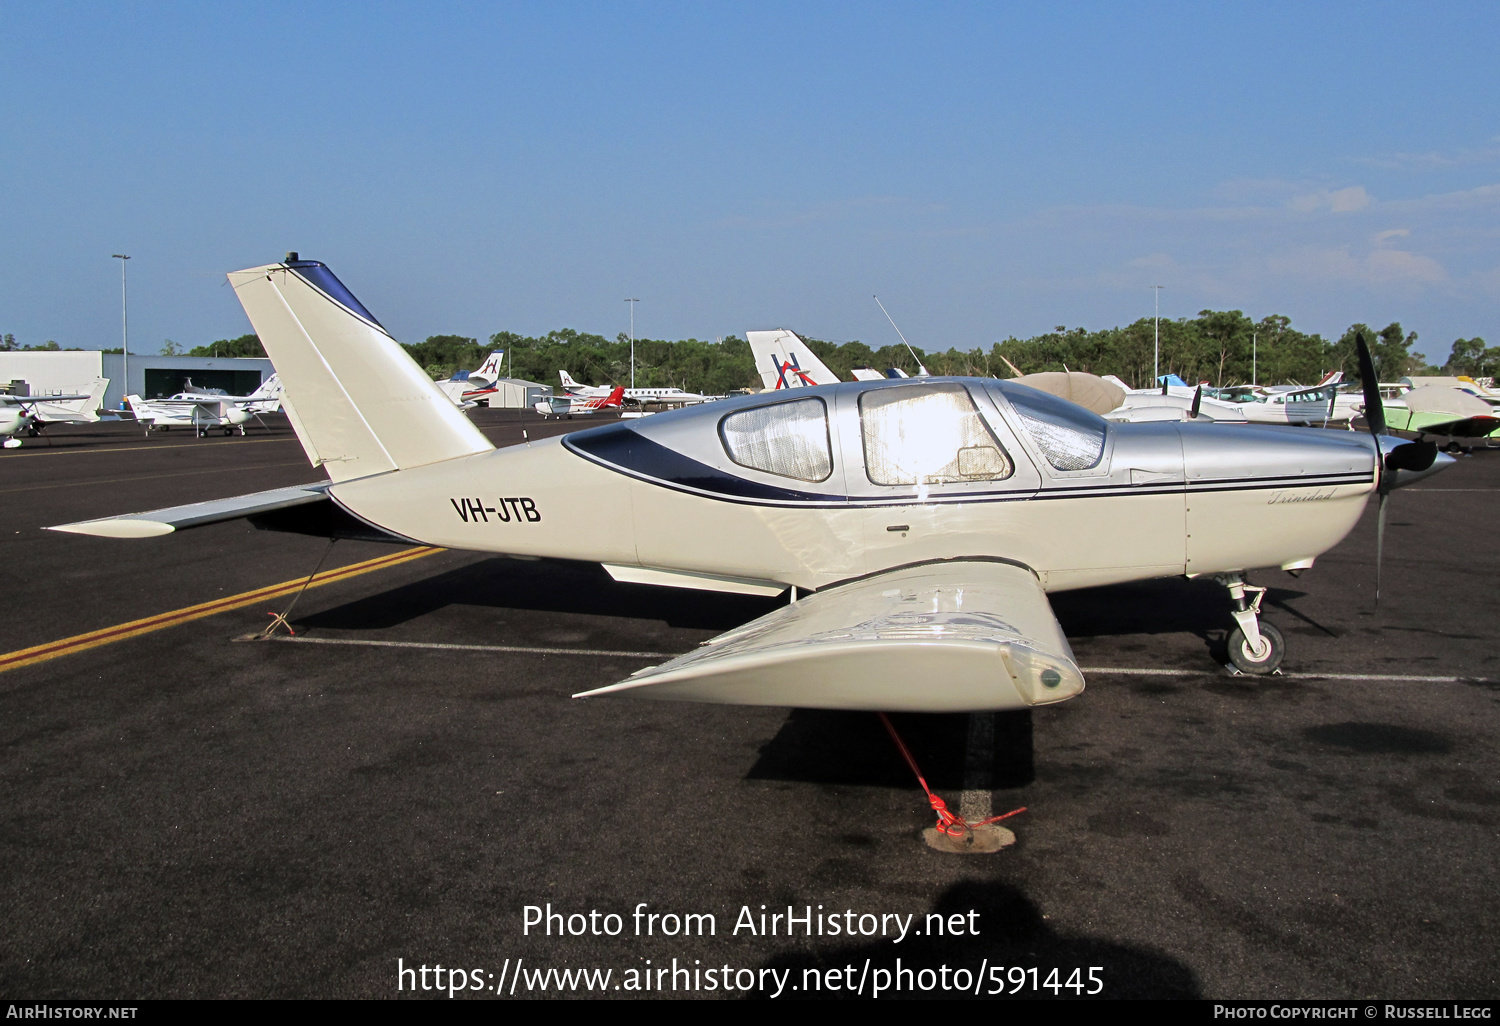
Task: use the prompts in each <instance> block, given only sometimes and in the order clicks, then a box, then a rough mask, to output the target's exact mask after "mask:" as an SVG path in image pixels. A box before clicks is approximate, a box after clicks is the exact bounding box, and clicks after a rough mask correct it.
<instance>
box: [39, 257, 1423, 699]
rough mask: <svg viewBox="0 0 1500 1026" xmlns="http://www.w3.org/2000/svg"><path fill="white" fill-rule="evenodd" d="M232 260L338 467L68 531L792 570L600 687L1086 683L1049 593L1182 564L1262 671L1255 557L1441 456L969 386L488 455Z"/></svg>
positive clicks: (855, 688)
mask: <svg viewBox="0 0 1500 1026" xmlns="http://www.w3.org/2000/svg"><path fill="white" fill-rule="evenodd" d="M229 280H230V282H231V284H232V285H233V286H234V289H235V292H236V294H237V296H238V297H239V299H240V302H241V303H242V304H243V305H244V307H245V311H246V312H247V313H248V314H249V316H250V320H251V323H252V324H253V326H254V328H255V331H256V334H257V335H259V337H260V339H261V341H262V343H263V344H264V345H265V347H266V351H267V353H269V354H270V356H271V359H272V360H274V361H275V363H276V366H277V368H278V369H279V370H280V372H281V375H282V379H283V380H284V381H285V383H286V392H287V395H286V400H287V408H288V412H289V414H290V415H291V418H292V422H293V424H294V425H295V427H296V430H297V434H298V437H299V438H300V439H301V441H302V444H303V446H304V448H305V449H306V451H307V454H308V456H309V458H310V459H311V460H312V462H313V463H314V465H316V466H322V467H324V468H325V469H326V471H327V472H328V476H329V480H328V481H326V482H320V483H317V484H310V485H305V486H302V487H296V488H282V489H274V490H272V491H268V492H261V493H258V494H254V495H246V496H239V497H236V498H231V499H223V500H219V501H216V502H208V503H200V504H196V505H192V506H182V507H176V508H173V509H165V510H157V511H154V512H149V513H138V514H133V515H129V516H120V517H112V518H108V519H103V520H94V521H87V522H84V523H76V524H68V525H64V526H62V527H58V528H54V530H62V531H72V532H76V533H81V534H93V535H101V536H105V537H118V538H141V537H150V536H155V535H162V534H168V533H170V532H172V531H176V530H181V529H185V528H189V527H194V526H198V525H201V524H207V523H214V522H217V521H223V520H230V519H234V518H238V517H246V516H248V517H251V518H252V519H254V520H255V521H256V522H257V523H259V524H262V525H264V526H271V527H279V528H281V529H289V530H299V531H303V532H312V533H327V534H332V535H333V536H335V537H337V536H341V535H348V536H354V535H359V536H364V537H368V536H370V535H371V534H377V533H378V534H380V535H382V536H385V537H389V538H390V539H391V540H393V541H403V542H421V543H425V544H431V545H440V546H445V547H449V548H459V549H473V550H478V551H484V552H497V553H510V554H516V555H529V556H551V557H562V558H568V559H575V560H588V561H593V562H598V563H602V564H604V565H605V567H606V568H607V569H608V570H609V572H610V573H611V574H612V575H614V576H615V577H616V578H617V579H619V580H624V581H640V582H649V583H653V584H671V585H676V586H679V587H686V588H699V589H707V590H718V591H729V592H740V593H751V594H762V595H768V596H769V595H776V594H779V593H782V592H784V591H786V590H787V589H791V598H792V601H791V602H789V603H788V604H786V605H784V606H781V607H779V608H778V609H776V610H775V611H774V612H772V613H770V614H768V615H766V616H763V617H761V618H759V619H758V620H754V621H752V622H750V623H748V624H746V625H744V626H743V627H740V628H738V629H736V630H733V631H730V632H729V633H727V634H724V635H721V636H719V637H717V638H715V639H713V640H712V641H710V642H708V643H707V644H705V645H703V646H701V647H699V648H698V649H696V650H695V651H693V652H691V653H689V654H687V655H685V656H681V657H679V658H677V659H673V660H671V661H670V662H667V663H664V664H662V665H660V666H655V667H651V668H648V669H645V670H642V671H640V672H638V673H636V674H634V675H632V676H631V677H630V678H628V679H627V680H624V681H622V682H620V683H618V684H616V685H613V686H611V687H608V688H604V689H601V690H602V691H605V692H620V693H629V694H633V695H638V696H641V697H648V698H663V699H678V700H691V701H703V702H725V703H738V704H751V705H790V706H803V707H823V708H842V709H872V710H914V711H961V710H983V709H1014V708H1022V707H1027V706H1031V705H1037V704H1042V703H1049V702H1056V701H1060V700H1062V699H1065V698H1068V697H1070V696H1072V695H1075V694H1077V693H1078V692H1079V691H1081V690H1082V689H1083V684H1084V682H1083V674H1082V673H1081V672H1080V670H1079V668H1078V666H1077V664H1076V662H1075V661H1074V658H1073V655H1072V652H1071V650H1070V648H1069V646H1068V641H1067V639H1066V638H1065V637H1064V636H1063V632H1062V629H1061V628H1060V626H1059V625H1058V623H1057V620H1056V619H1055V617H1054V616H1053V614H1052V610H1051V608H1050V606H1049V605H1048V601H1047V593H1048V592H1051V591H1061V590H1066V589H1070V588H1083V587H1090V586H1094V585H1103V584H1112V583H1117V582H1122V581H1136V580H1143V579H1146V578H1153V577H1166V576H1173V575H1180V574H1189V575H1195V576H1196V575H1215V576H1216V577H1217V578H1218V579H1219V580H1221V581H1222V582H1223V583H1224V584H1225V585H1227V586H1228V588H1229V591H1230V594H1231V595H1232V596H1233V598H1234V600H1235V605H1236V611H1235V612H1234V620H1235V623H1236V627H1235V630H1234V631H1233V633H1232V634H1231V635H1230V639H1229V654H1230V658H1231V659H1232V660H1233V661H1234V662H1235V664H1236V665H1238V666H1240V667H1242V668H1244V669H1246V670H1249V671H1252V672H1269V671H1270V670H1272V669H1274V668H1275V667H1276V665H1277V664H1278V663H1280V662H1281V659H1282V655H1283V652H1284V643H1283V641H1282V639H1281V635H1280V633H1279V632H1277V631H1276V630H1275V628H1274V627H1272V626H1271V625H1269V624H1266V623H1262V622H1261V621H1260V620H1259V616H1258V613H1259V601H1260V596H1261V594H1263V591H1264V589H1260V588H1255V587H1252V586H1250V585H1248V584H1247V583H1246V582H1245V571H1246V570H1248V569H1250V568H1255V567H1282V568H1285V569H1290V570H1300V569H1303V568H1306V567H1309V566H1311V565H1312V563H1313V560H1314V559H1315V558H1317V557H1318V556H1319V555H1320V554H1321V553H1323V552H1325V551H1327V550H1328V549H1329V548H1330V547H1332V546H1333V545H1335V544H1337V543H1338V542H1339V541H1340V539H1342V538H1343V537H1344V536H1345V535H1346V534H1347V533H1348V532H1349V530H1350V529H1351V528H1352V527H1353V525H1354V523H1355V522H1356V520H1358V518H1359V516H1360V514H1361V512H1362V511H1363V510H1364V508H1365V503H1366V500H1367V499H1368V498H1369V496H1370V495H1371V493H1372V492H1376V491H1379V492H1380V493H1381V495H1382V498H1383V497H1384V495H1385V494H1386V493H1387V492H1388V491H1389V490H1390V489H1391V488H1392V487H1395V486H1396V485H1399V484H1403V483H1406V482H1407V481H1409V480H1413V479H1415V478H1416V477H1419V476H1422V475H1424V474H1425V473H1429V472H1431V470H1433V469H1435V468H1436V467H1438V466H1441V465H1442V464H1443V463H1445V462H1451V460H1449V459H1448V458H1447V457H1441V456H1438V455H1437V452H1436V447H1435V446H1431V445H1423V444H1421V443H1415V442H1408V443H1405V444H1403V443H1401V441H1400V440H1399V439H1394V438H1384V437H1377V438H1376V439H1375V440H1374V441H1373V443H1372V441H1371V440H1369V439H1366V438H1364V437H1363V436H1357V435H1350V434H1345V433H1341V432H1340V433H1335V432H1307V433H1293V432H1288V431H1284V430H1277V429H1274V428H1256V427H1246V428H1242V429H1238V430H1233V431H1226V430H1224V429H1223V428H1215V427H1212V426H1202V425H1198V424H1193V423H1173V424H1110V423H1107V422H1106V421H1104V420H1103V419H1101V418H1100V417H1098V416H1097V415H1095V414H1093V413H1090V412H1088V411H1087V410H1084V409H1082V408H1081V407H1079V406H1076V405H1074V404H1072V403H1069V402H1066V401H1064V400H1061V399H1058V398H1056V397H1055V396H1051V395H1047V394H1046V393H1043V392H1039V391H1036V390H1035V389H1031V388H1027V387H1025V386H1021V385H1014V384H1011V383H1009V382H1004V381H995V380H986V379H977V378H916V379H907V380H889V379H888V380H882V381H861V382H851V383H845V384H837V385H825V386H817V387H812V388H802V389H799V390H798V391H796V392H794V393H791V394H766V393H762V394H759V395H754V396H745V397H740V398H733V399H726V400H723V401H721V402H718V403H713V404H710V405H700V406H693V407H688V408H685V409H682V410H676V411H672V412H668V413H662V414H659V415H657V416H654V417H650V418H646V419H644V420H639V421H632V422H622V423H616V424H610V425H605V426H601V427H598V428H594V429H590V430H585V431H579V432H576V433H573V434H568V435H565V436H562V437H558V438H549V439H545V440H539V441H533V442H530V443H529V444H523V445H516V446H511V447H508V448H505V449H498V450H497V449H495V448H494V447H493V446H492V445H491V444H490V443H489V442H488V441H487V440H486V439H485V437H484V436H483V435H482V434H480V432H479V430H478V429H477V428H475V426H474V425H473V424H471V423H470V422H469V420H468V419H467V418H466V417H464V415H463V414H462V413H461V412H460V411H459V410H458V409H456V408H455V407H454V406H453V404H452V403H451V402H450V401H448V399H447V397H446V396H444V395H443V394H442V392H441V391H439V390H438V389H437V387H436V386H435V385H434V384H433V382H432V381H431V379H430V378H429V377H428V376H427V375H426V374H425V373H423V371H422V369H421V368H420V367H419V366H417V364H416V363H415V362H413V361H412V360H411V359H410V358H409V357H408V356H407V355H406V353H405V352H404V351H403V350H402V349H401V347H400V346H399V345H397V343H396V342H395V340H394V339H393V338H391V336H390V335H389V334H388V333H387V332H386V331H385V330H384V329H383V328H382V327H381V326H380V324H379V322H377V321H376V320H375V319H374V317H372V316H371V315H370V314H369V313H368V311H366V310H365V308H364V307H363V306H361V305H360V303H359V301H358V300H356V299H355V298H354V297H353V295H351V294H350V293H349V291H348V290H347V289H346V288H344V286H343V285H342V284H341V283H340V282H339V281H338V279H337V278H335V277H334V275H333V273H332V272H331V271H329V270H328V268H327V267H325V266H324V265H323V264H320V263H317V262H316V261H308V260H289V261H288V262H287V263H280V264H268V265H266V266H264V267H254V268H250V269H248V270H244V271H236V272H234V273H233V274H231V275H230V276H229ZM1368 380H1371V381H1373V380H1374V377H1373V373H1371V375H1370V376H1369V378H1368ZM1378 403H1379V396H1378V393H1377V394H1376V396H1375V404H1376V405H1377V406H1378ZM1434 461H1436V462H1434ZM491 510H493V511H494V512H493V513H491ZM502 510H503V511H504V513H503V514H502ZM476 511H477V513H476ZM809 592H810V594H809ZM1248 596H1254V598H1253V599H1252V598H1249V597H1248ZM589 693H590V694H598V693H600V692H589Z"/></svg>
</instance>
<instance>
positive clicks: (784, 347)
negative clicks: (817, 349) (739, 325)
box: [745, 328, 839, 391]
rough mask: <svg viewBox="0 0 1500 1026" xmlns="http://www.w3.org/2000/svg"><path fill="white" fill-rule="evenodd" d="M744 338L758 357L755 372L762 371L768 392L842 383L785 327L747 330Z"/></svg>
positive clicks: (761, 374)
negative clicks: (768, 329) (773, 329)
mask: <svg viewBox="0 0 1500 1026" xmlns="http://www.w3.org/2000/svg"><path fill="white" fill-rule="evenodd" d="M745 338H746V340H747V341H748V342H749V343H750V351H751V352H752V353H754V354H755V369H756V370H758V371H759V372H760V380H761V381H762V382H764V383H765V387H766V389H767V390H768V391H769V390H774V389H779V388H802V387H803V386H806V385H832V384H834V383H836V382H837V381H838V380H839V379H838V376H837V375H836V374H834V373H833V371H831V370H829V369H828V368H827V366H825V365H824V363H823V361H822V360H820V359H818V357H817V354H815V353H814V352H813V351H812V350H811V349H809V348H808V347H807V343H806V342H804V341H802V340H801V339H800V338H798V337H797V335H796V333H794V332H791V331H787V330H786V329H785V328H778V329H776V330H775V331H747V332H745Z"/></svg>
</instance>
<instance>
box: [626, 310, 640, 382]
mask: <svg viewBox="0 0 1500 1026" xmlns="http://www.w3.org/2000/svg"><path fill="white" fill-rule="evenodd" d="M625 302H627V303H629V304H630V387H631V388H635V304H637V303H639V302H640V300H639V299H627V300H625Z"/></svg>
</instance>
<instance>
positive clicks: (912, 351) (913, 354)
mask: <svg viewBox="0 0 1500 1026" xmlns="http://www.w3.org/2000/svg"><path fill="white" fill-rule="evenodd" d="M873 298H874V300H875V305H876V306H878V307H880V312H881V313H883V314H885V319H886V320H888V321H890V322H891V327H893V328H896V321H895V318H893V317H892V316H891V314H890V311H889V310H887V309H886V308H885V304H884V303H882V302H881V301H880V297H879V296H874V297H873ZM896 334H897V335H901V329H900V328H896ZM901 341H902V342H903V343H904V344H905V345H906V351H907V352H908V353H910V354H911V358H912V359H913V360H916V361H917V377H919V378H925V377H927V368H926V367H923V366H922V361H921V360H918V359H917V351H916V350H915V349H913V348H912V347H911V343H910V342H907V341H906V336H905V335H901ZM1012 370H1014V368H1012Z"/></svg>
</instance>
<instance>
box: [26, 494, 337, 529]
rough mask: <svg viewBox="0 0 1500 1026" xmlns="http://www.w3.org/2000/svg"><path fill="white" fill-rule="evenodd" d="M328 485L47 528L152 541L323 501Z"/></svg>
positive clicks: (250, 495) (217, 500) (171, 507)
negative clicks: (194, 528)
mask: <svg viewBox="0 0 1500 1026" xmlns="http://www.w3.org/2000/svg"><path fill="white" fill-rule="evenodd" d="M327 489H328V482H326V481H320V482H317V483H315V484H305V485H296V486H295V487H292V488H272V489H270V490H269V491H264V492H252V493H251V494H249V495H236V496H234V497H233V498H229V499H212V500H210V501H208V502H194V503H190V504H189V505H186V506H169V507H168V508H166V509H154V510H151V511H150V512H149V513H131V514H128V515H127V516H120V517H106V518H105V519H103V520H83V521H80V522H79V523H76V524H62V525H59V526H57V527H49V528H47V530H49V531H66V532H68V533H69V534H92V535H95V536H97V537H100V538H155V537H158V536H160V535H163V534H171V533H172V532H173V531H184V530H187V529H188V528H189V527H202V526H203V525H204V524H217V523H219V522H220V521H224V520H238V519H239V518H241V517H248V516H252V515H254V514H256V513H266V512H269V511H271V510H273V509H286V508H287V507H289V506H300V505H302V504H303V503H308V502H320V501H322V500H323V499H325V498H327V496H326V494H325V493H326V491H327Z"/></svg>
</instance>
